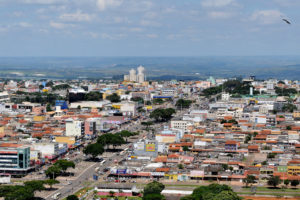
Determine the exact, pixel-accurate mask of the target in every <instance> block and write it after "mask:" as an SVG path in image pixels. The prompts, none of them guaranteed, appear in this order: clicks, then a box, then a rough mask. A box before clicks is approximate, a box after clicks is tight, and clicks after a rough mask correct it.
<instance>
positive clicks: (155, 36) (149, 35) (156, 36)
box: [146, 33, 158, 38]
mask: <svg viewBox="0 0 300 200" xmlns="http://www.w3.org/2000/svg"><path fill="white" fill-rule="evenodd" d="M146 37H148V38H158V35H157V34H154V33H152V34H146Z"/></svg>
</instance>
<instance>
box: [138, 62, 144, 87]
mask: <svg viewBox="0 0 300 200" xmlns="http://www.w3.org/2000/svg"><path fill="white" fill-rule="evenodd" d="M137 71H138V74H137V79H138V80H137V81H138V82H139V83H143V82H144V81H145V74H144V71H145V68H144V67H143V66H142V65H140V66H139V67H138V68H137Z"/></svg>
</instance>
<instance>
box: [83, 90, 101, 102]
mask: <svg viewBox="0 0 300 200" xmlns="http://www.w3.org/2000/svg"><path fill="white" fill-rule="evenodd" d="M102 95H103V94H102V93H100V92H89V93H87V94H85V95H84V100H85V101H101V100H102V98H103V97H102Z"/></svg>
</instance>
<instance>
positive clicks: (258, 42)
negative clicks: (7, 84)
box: [0, 0, 300, 57]
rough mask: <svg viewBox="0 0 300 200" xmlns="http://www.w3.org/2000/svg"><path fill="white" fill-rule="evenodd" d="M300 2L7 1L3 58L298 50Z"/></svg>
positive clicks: (1, 31)
mask: <svg viewBox="0 0 300 200" xmlns="http://www.w3.org/2000/svg"><path fill="white" fill-rule="evenodd" d="M299 8H300V2H297V1H293V0H259V1H258V0H254V1H253V0H251V1H250V0H245V1H237V0H201V1H195V0H191V1H179V0H172V1H170V0H165V1H157V0H153V1H149V0H143V1H136V0H128V1H124V0H88V1H80V2H79V1H73V0H60V1H58V0H9V1H8V0H1V1H0V10H1V13H2V14H1V16H0V19H2V20H1V23H0V36H1V38H2V41H1V43H2V45H1V47H0V56H1V57H3V56H4V57H5V56H207V55H211V56H226V55H231V56H234V55H237V56H239V55H299V53H300V47H299V46H298V45H297V44H298V43H299V42H300V41H299V38H298V37H297V36H298V35H299V30H300V29H299V25H298V21H299V19H300V14H299V13H298V10H299ZM283 18H284V19H288V20H289V21H290V22H291V25H289V24H287V23H285V22H284V21H283V20H282V19H283Z"/></svg>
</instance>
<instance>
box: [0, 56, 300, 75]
mask: <svg viewBox="0 0 300 200" xmlns="http://www.w3.org/2000/svg"><path fill="white" fill-rule="evenodd" d="M138 65H143V66H145V68H146V74H147V77H148V79H163V80H169V79H178V80H180V79H182V80H191V79H206V78H208V77H209V76H214V77H216V78H218V77H238V76H242V77H247V76H250V75H255V76H256V77H257V78H259V79H267V78H278V79H299V77H300V56H249V57H241V56H237V57H234V56H228V57H225V56H224V57H222V56H218V57H22V58H20V57H18V58H11V57H10V58H4V57H2V58H0V77H1V78H36V79H41V78H53V79H75V78H92V79H98V78H118V79H121V78H122V77H123V76H122V75H123V74H127V73H128V70H129V69H131V68H136V67H137V66H138Z"/></svg>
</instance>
